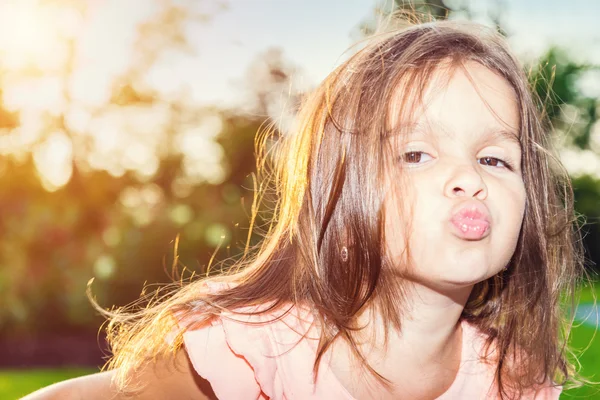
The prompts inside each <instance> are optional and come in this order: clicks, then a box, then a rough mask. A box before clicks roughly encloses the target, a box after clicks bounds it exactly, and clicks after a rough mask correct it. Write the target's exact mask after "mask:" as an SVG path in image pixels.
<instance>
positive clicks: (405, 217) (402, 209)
mask: <svg viewBox="0 0 600 400" xmlns="http://www.w3.org/2000/svg"><path fill="white" fill-rule="evenodd" d="M384 214H385V224H384V229H385V240H386V246H387V252H388V256H389V257H390V258H391V259H392V260H395V261H399V260H402V259H403V258H404V254H405V253H406V243H407V232H408V231H409V230H410V224H409V222H410V207H409V204H408V202H407V201H406V198H402V197H401V196H400V195H399V191H393V192H390V193H389V194H388V195H387V196H386V198H385V202H384Z"/></svg>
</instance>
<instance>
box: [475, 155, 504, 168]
mask: <svg viewBox="0 0 600 400" xmlns="http://www.w3.org/2000/svg"><path fill="white" fill-rule="evenodd" d="M479 163H480V164H482V165H487V166H490V167H496V168H508V169H510V170H512V167H511V165H510V164H509V163H508V162H507V161H504V160H501V159H499V158H496V157H481V158H480V159H479Z"/></svg>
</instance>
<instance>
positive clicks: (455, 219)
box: [450, 200, 490, 240]
mask: <svg viewBox="0 0 600 400" xmlns="http://www.w3.org/2000/svg"><path fill="white" fill-rule="evenodd" d="M450 227H451V230H452V233H453V234H454V235H455V236H457V237H459V238H460V239H464V240H481V239H483V238H485V237H487V236H488V235H489V233H490V214H489V212H488V210H487V207H485V206H484V205H483V204H482V203H481V202H479V201H477V200H468V201H465V202H462V203H460V204H458V205H456V206H455V207H454V208H453V209H452V212H451V217H450Z"/></svg>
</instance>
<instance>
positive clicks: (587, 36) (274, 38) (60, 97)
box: [0, 0, 600, 188]
mask: <svg viewBox="0 0 600 400" xmlns="http://www.w3.org/2000/svg"><path fill="white" fill-rule="evenodd" d="M166 1H168V0H127V1H124V0H87V1H85V2H80V1H77V0H55V1H54V2H53V4H61V2H62V3H66V4H71V5H74V7H75V8H76V7H81V6H82V5H86V6H87V7H89V8H88V13H87V14H86V15H87V17H86V19H84V18H82V17H81V15H80V14H78V13H77V12H75V11H73V10H72V8H69V7H63V8H62V9H52V8H48V7H46V8H44V7H40V5H39V3H40V0H1V1H0V66H1V67H2V69H3V70H4V71H8V73H6V75H5V76H0V80H1V83H2V86H1V89H2V93H1V94H2V100H3V101H4V105H5V106H6V107H8V108H9V109H11V108H12V109H15V110H21V111H22V120H23V124H22V126H21V127H19V130H18V131H16V132H13V133H14V135H0V153H2V152H14V151H15V148H19V149H21V151H29V150H30V147H31V146H32V144H33V143H34V142H35V140H36V139H37V138H38V137H39V135H40V132H42V131H43V129H44V126H43V121H44V119H43V113H44V112H50V113H51V114H55V115H58V114H60V113H64V114H65V115H66V121H67V123H69V124H70V128H71V129H72V130H73V131H78V130H79V131H81V132H84V131H85V132H87V133H89V135H90V136H92V139H93V141H94V142H95V143H96V150H97V151H96V153H95V154H92V155H91V156H90V162H91V163H92V164H93V166H94V167H96V168H105V169H107V170H109V171H110V172H111V173H113V174H116V175H119V174H122V173H123V172H124V170H125V169H137V170H139V172H140V173H141V174H142V175H145V176H150V175H152V173H153V171H155V169H156V168H157V165H158V161H157V159H156V156H155V154H156V150H157V149H160V147H161V145H162V141H161V137H162V136H160V132H161V131H164V130H165V126H164V123H165V122H164V118H163V120H161V118H162V116H164V115H165V113H164V110H156V112H155V113H153V115H152V116H151V117H148V116H145V115H144V116H142V117H140V115H136V114H135V110H133V112H132V113H131V114H132V115H122V114H119V115H103V116H102V118H96V117H94V112H93V110H94V109H95V108H97V107H99V106H101V105H102V104H105V103H106V102H107V101H108V99H109V97H110V95H111V85H112V84H113V83H114V79H115V77H118V76H119V75H120V74H122V73H123V71H125V70H126V68H127V67H128V66H130V65H131V62H132V60H134V57H135V55H136V54H137V53H136V51H135V50H136V45H137V44H136V37H137V29H138V25H139V23H140V22H143V21H145V20H148V19H149V18H152V17H153V16H154V15H156V12H157V10H159V5H160V3H161V2H163V3H164V2H166ZM171 1H172V2H174V3H183V2H184V1H185V0H171ZM221 1H226V3H225V6H224V7H221V6H220V4H222V3H220V2H219V1H218V0H187V4H192V5H193V6H194V8H193V9H194V10H195V11H198V12H201V13H206V14H208V15H209V16H210V18H209V19H208V21H206V22H203V23H195V24H191V23H190V24H186V30H185V32H184V36H185V37H186V39H187V40H188V41H189V43H190V45H191V52H189V53H186V54H183V53H178V52H175V51H172V52H168V53H167V54H165V55H164V56H163V57H162V58H159V61H158V62H157V63H156V64H155V66H154V67H153V68H151V69H150V70H148V71H146V74H145V80H146V82H145V83H147V84H149V85H151V86H152V87H154V88H155V89H156V90H158V91H159V92H160V93H161V94H162V95H163V96H166V97H169V96H171V97H173V96H180V95H181V93H182V90H185V93H186V94H187V96H188V97H189V101H190V102H192V103H195V104H198V105H217V106H219V107H242V106H243V105H244V103H245V102H247V101H248V93H247V90H245V88H244V85H245V83H244V82H245V81H244V77H245V75H246V74H247V71H248V68H249V66H250V65H251V63H252V62H254V61H255V60H256V59H257V57H260V55H261V54H262V53H264V52H265V51H266V50H267V49H269V48H273V47H277V48H280V49H281V50H282V52H283V56H284V58H285V59H286V60H288V61H289V62H290V63H292V64H293V65H295V66H296V67H297V72H296V76H295V77H294V82H295V84H296V85H298V86H300V87H306V88H309V87H313V86H315V85H316V84H317V83H318V82H319V81H321V80H323V79H324V78H325V77H326V76H327V74H328V73H329V72H330V71H331V70H332V69H333V68H334V67H335V66H336V65H338V64H339V63H340V62H341V61H342V60H344V58H345V57H346V56H347V55H348V54H349V53H347V52H346V50H347V49H348V48H349V47H350V46H351V45H352V44H353V43H355V42H356V40H357V39H358V38H359V37H360V35H359V34H358V26H359V24H360V23H361V22H363V21H365V20H366V19H369V18H370V17H372V16H373V10H374V8H375V7H376V5H378V4H381V2H380V1H379V0H327V1H324V0H302V1H298V0H229V1H227V0H221ZM385 1H388V2H389V1H391V0H385ZM456 1H458V0H448V4H450V5H451V4H452V3H453V2H456ZM466 1H469V2H470V9H471V10H472V11H473V13H474V16H475V19H476V20H478V21H480V22H483V23H489V19H488V18H487V17H486V15H487V14H488V11H490V10H492V11H493V10H494V6H495V5H497V4H501V5H502V6H501V11H502V12H501V16H502V21H503V26H504V27H505V29H506V31H507V32H508V34H509V43H510V45H511V47H512V48H513V50H514V51H515V52H516V53H517V55H518V56H519V58H521V59H522V60H531V59H535V57H536V56H539V55H540V54H541V53H542V52H543V51H544V50H545V49H547V48H548V47H549V46H550V45H552V44H556V45H558V46H561V47H563V48H565V49H566V50H567V51H568V52H569V54H570V56H571V57H572V58H574V59H576V60H580V61H589V62H592V63H595V64H600V29H598V28H597V18H598V15H600V1H594V0H571V1H564V0H560V1H559V0H547V1H541V0H527V1H522V0H500V1H499V2H498V1H496V2H494V1H483V0H466ZM69 10H71V11H69ZM459 17H460V16H459ZM164 34H165V33H164V32H160V33H159V36H161V35H164ZM63 38H76V43H77V44H76V51H75V58H74V63H73V65H74V67H73V71H72V73H71V75H70V77H69V80H68V85H67V87H66V88H65V87H64V85H63V84H62V83H61V82H63V81H61V79H63V78H64V77H62V76H61V75H60V71H61V66H64V65H65V62H67V61H68V60H69V51H70V49H69V47H68V46H66V45H65V41H64V40H62V39H63ZM32 66H34V67H37V68H38V69H41V70H42V72H43V74H42V75H44V76H40V77H36V78H35V79H25V80H23V79H21V75H22V74H23V73H25V72H27V71H29V70H30V69H31V67H32ZM24 71H25V72H24ZM581 89H582V90H584V91H586V94H587V95H593V96H600V77H599V76H598V75H596V76H595V77H592V79H587V81H585V82H584V84H583V85H582V87H581ZM32 94H35V95H32ZM69 102H71V103H73V104H76V106H75V107H73V106H69ZM67 108H68V109H67ZM113 114H114V113H113ZM139 120H143V121H146V125H147V126H146V127H145V128H141V127H140V125H139ZM211 124H212V125H211ZM132 126H133V127H134V128H132ZM148 126H151V127H153V128H154V130H151V129H149V128H148ZM218 126H219V125H218V124H216V125H215V123H214V121H213V122H211V123H208V124H205V126H203V127H197V128H196V129H194V130H192V131H190V132H182V137H181V140H180V142H181V143H182V145H181V146H182V147H183V148H187V149H189V148H192V147H193V149H194V151H193V152H190V153H189V157H190V159H192V158H193V157H195V161H194V162H192V161H190V163H189V165H195V166H194V167H190V168H191V170H193V171H196V172H198V171H213V172H212V173H213V176H217V175H218V176H223V171H220V172H219V170H218V164H219V161H220V158H219V157H220V156H219V152H218V149H217V148H215V147H214V145H213V144H211V143H212V138H214V136H215V134H216V130H218ZM598 130H599V131H600V128H599V129H598ZM87 133H86V134H87ZM598 135H599V137H600V132H599V134H598ZM48 137H49V139H48V140H47V141H46V143H44V144H42V145H40V146H38V147H36V149H35V154H34V156H35V160H36V162H37V163H39V168H38V169H39V170H40V171H41V173H42V174H43V175H44V174H45V175H47V176H46V178H47V179H46V180H47V182H50V183H51V184H48V188H51V187H59V186H60V185H61V184H64V183H65V182H66V181H67V180H68V179H69V176H70V168H71V167H70V165H71V164H70V162H69V158H70V157H72V156H73V151H74V150H73V149H72V148H71V147H70V146H71V144H70V141H69V139H68V137H67V136H66V135H65V132H60V131H58V132H51V133H50V134H49V136H48ZM189 143H196V145H194V146H190V145H189ZM599 147H600V144H599ZM203 150H204V152H203ZM568 157H569V158H570V159H572V160H578V159H582V158H581V157H577V156H568ZM590 157H591V156H590ZM597 158H598V157H596V158H594V160H596V164H597V166H596V167H595V168H597V169H598V175H599V176H600V161H599V160H597ZM206 160H211V165H212V167H211V165H205V164H202V162H206ZM111 162H112V163H113V164H110V165H109V164H107V163H111ZM194 163H195V164H194ZM589 164H590V163H589V162H587V165H589ZM573 168H576V167H573ZM215 174H216V175H215ZM219 174H220V175H219ZM52 182H53V183H52Z"/></svg>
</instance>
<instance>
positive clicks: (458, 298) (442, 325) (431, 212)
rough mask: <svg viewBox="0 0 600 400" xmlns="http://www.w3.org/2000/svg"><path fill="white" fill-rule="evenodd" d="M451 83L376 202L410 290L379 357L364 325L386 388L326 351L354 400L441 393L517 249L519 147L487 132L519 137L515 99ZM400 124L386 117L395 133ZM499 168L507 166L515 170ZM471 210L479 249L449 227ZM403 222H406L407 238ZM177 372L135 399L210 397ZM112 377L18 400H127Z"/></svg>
mask: <svg viewBox="0 0 600 400" xmlns="http://www.w3.org/2000/svg"><path fill="white" fill-rule="evenodd" d="M449 73H451V74H452V77H451V79H450V80H449V82H448V84H447V85H444V86H442V89H441V90H440V89H439V86H438V85H435V84H432V85H431V88H429V89H427V90H426V91H425V100H426V101H425V104H426V106H425V107H423V108H422V109H421V110H417V116H418V118H417V122H418V124H419V127H418V128H417V129H412V130H411V133H410V134H409V135H408V136H407V137H405V138H403V140H402V143H398V146H397V147H396V150H397V152H398V157H395V160H397V162H398V163H399V164H400V165H399V166H400V167H403V168H405V169H404V170H403V177H404V178H406V179H402V183H403V185H402V186H403V187H404V190H400V188H395V187H393V186H391V190H390V191H389V193H388V195H387V197H386V200H385V204H384V207H385V215H386V226H385V231H386V238H387V246H388V252H389V254H390V256H391V257H392V259H393V260H395V261H396V263H397V264H398V265H399V268H402V273H403V274H404V275H405V276H406V277H407V279H408V281H409V282H410V285H409V288H408V289H409V290H408V292H407V298H406V303H405V305H406V310H405V311H406V313H405V315H403V319H402V332H401V333H399V332H395V333H394V332H392V333H391V334H390V336H389V338H388V339H389V341H388V343H387V346H386V347H385V348H384V346H383V343H382V342H381V339H382V338H383V335H382V334H380V333H381V332H383V331H384V329H385V324H384V321H381V320H380V319H379V318H378V317H377V316H374V315H368V313H365V315H363V316H362V317H363V318H365V322H368V323H369V326H370V327H372V328H373V329H374V333H378V334H377V335H376V336H375V337H376V338H377V339H376V343H372V344H371V345H369V346H368V347H365V348H363V350H364V352H363V354H366V355H368V358H367V361H368V362H369V363H370V364H371V365H372V366H373V367H374V368H375V370H377V371H378V372H379V373H380V374H382V375H383V376H385V377H386V378H387V379H389V380H390V381H391V383H392V390H390V391H388V390H386V389H385V388H382V387H381V386H380V385H378V384H377V383H376V382H374V381H373V380H372V379H370V378H369V377H368V376H367V375H366V374H364V373H361V372H360V371H361V368H359V367H358V366H357V364H356V361H355V360H354V359H353V357H352V355H351V351H350V350H349V349H348V348H347V347H345V346H346V345H345V344H344V342H336V343H334V345H333V346H332V348H331V350H330V351H332V352H333V353H334V355H335V357H333V359H332V365H331V368H332V370H333V372H334V374H335V375H336V376H337V378H338V379H339V380H340V382H341V383H342V384H343V385H344V386H345V387H346V388H347V389H348V391H349V392H350V393H351V394H352V395H353V396H354V397H355V398H377V399H402V398H407V399H434V398H436V397H438V396H439V395H441V394H442V393H444V392H445V391H446V390H447V389H448V387H450V385H451V384H452V382H453V380H454V378H455V376H456V373H457V371H458V367H459V363H460V352H461V346H462V331H461V328H460V324H459V317H460V315H461V313H462V310H463V308H464V306H465V303H466V301H467V299H468V297H469V294H470V293H471V290H472V288H473V286H474V284H475V283H478V282H481V281H483V280H485V279H487V278H489V277H491V276H493V275H495V274H497V273H498V272H499V271H501V270H502V268H504V267H505V266H506V265H507V264H508V262H509V260H510V257H511V256H512V254H513V253H514V251H515V247H516V243H517V239H518V236H519V231H520V228H521V223H522V220H523V214H524V210H525V188H524V184H523V180H522V176H521V171H520V153H521V152H520V148H519V145H518V142H516V141H515V140H511V139H510V138H509V137H503V136H499V135H496V136H490V135H489V134H488V133H489V132H492V131H499V130H505V131H512V132H515V134H516V132H518V124H519V111H518V104H517V100H516V96H515V94H514V92H513V90H512V88H511V87H510V86H509V85H508V83H507V82H506V81H505V80H504V79H503V78H501V77H500V76H498V75H496V74H495V73H493V72H492V71H490V70H488V69H486V68H484V67H482V66H481V65H479V64H476V63H467V64H466V65H465V68H464V69H462V68H457V69H454V70H452V71H449V70H447V69H444V68H440V69H439V71H438V72H437V73H436V74H435V75H434V79H439V78H441V77H447V76H448V74H449ZM469 77H470V78H471V79H469ZM392 107H394V105H392ZM395 115H399V112H398V113H397V114H395ZM399 119H400V118H399V117H396V118H393V119H392V121H391V123H392V125H395V124H399V123H400V121H399ZM498 160H510V164H511V165H512V170H511V169H508V168H506V166H505V163H504V162H502V161H498ZM393 181H394V179H390V182H393ZM474 202H475V203H477V204H480V205H481V206H483V207H484V208H485V210H487V212H488V213H489V216H490V222H491V230H490V233H489V234H488V235H487V236H485V237H484V238H482V239H481V240H465V239H461V238H459V237H457V236H456V235H455V233H453V231H452V228H451V226H450V224H449V219H450V217H451V215H452V212H453V211H455V210H456V207H459V206H460V205H466V204H472V203H474ZM407 217H410V221H412V224H410V227H409V228H408V229H406V228H404V227H405V226H406V225H405V224H404V222H403V221H407V220H409V219H408V218H407ZM407 239H410V240H408V242H409V243H410V248H409V250H410V251H409V252H408V253H409V254H411V258H410V259H409V260H407V259H406V254H407V252H406V250H407V249H406V246H405V243H406V242H407ZM407 261H408V263H407ZM402 265H410V267H400V266H402ZM371 332H372V333H373V331H371ZM369 337H371V335H369ZM365 346H366V345H365ZM177 362H178V365H179V368H176V369H173V368H170V367H169V366H168V362H166V361H158V363H157V364H156V366H154V367H153V368H147V369H146V370H144V371H142V372H141V373H140V374H139V375H138V376H137V377H136V378H137V381H138V382H140V383H142V384H145V385H146V386H145V389H144V390H143V391H142V392H140V393H138V395H137V396H136V398H138V399H158V398H181V399H186V398H189V399H192V398H193V399H211V398H215V397H214V394H213V393H212V391H211V389H210V385H209V384H208V382H206V381H204V380H202V379H200V378H199V377H198V375H197V374H196V373H195V372H194V370H193V368H192V367H191V365H190V363H189V360H188V359H187V356H186V354H185V352H183V351H180V352H179V353H178V354H177ZM355 366H356V367H355ZM111 377H112V372H105V373H101V374H95V375H91V376H87V377H82V378H77V379H74V380H70V381H66V382H62V383H59V384H56V385H53V386H50V387H48V388H45V389H42V390H41V391H38V392H36V393H33V394H31V395H30V396H28V397H26V400H36V399H109V398H113V399H120V398H125V397H123V396H122V395H119V394H117V393H116V392H115V390H114V388H112V387H111V383H110V379H111Z"/></svg>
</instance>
